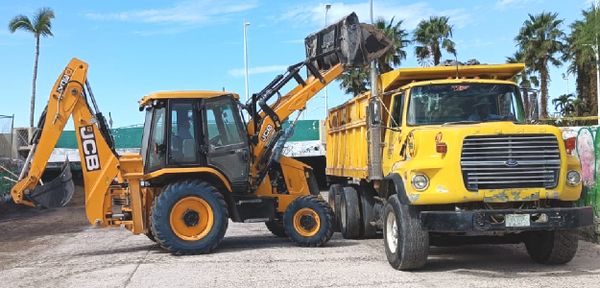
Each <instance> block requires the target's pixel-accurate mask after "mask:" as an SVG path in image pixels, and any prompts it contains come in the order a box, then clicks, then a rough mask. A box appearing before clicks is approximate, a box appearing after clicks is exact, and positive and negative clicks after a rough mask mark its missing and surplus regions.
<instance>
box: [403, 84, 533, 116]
mask: <svg viewBox="0 0 600 288" xmlns="http://www.w3.org/2000/svg"><path fill="white" fill-rule="evenodd" d="M524 115H525V113H524V111H523V105H522V103H521V96H520V94H519V89H518V88H517V87H516V86H514V85H510V84H485V83H460V84H440V85H425V86H417V87H413V88H412V89H411V91H410V102H409V107H408V116H407V123H408V125H435V124H455V123H478V122H487V121H511V122H515V123H523V122H524V121H525V117H524Z"/></svg>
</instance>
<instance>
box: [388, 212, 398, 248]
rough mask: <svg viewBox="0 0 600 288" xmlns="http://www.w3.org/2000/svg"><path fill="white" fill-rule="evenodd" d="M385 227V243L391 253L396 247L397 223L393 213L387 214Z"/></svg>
mask: <svg viewBox="0 0 600 288" xmlns="http://www.w3.org/2000/svg"><path fill="white" fill-rule="evenodd" d="M385 228H386V229H385V243H386V244H387V246H388V248H389V249H390V251H391V252H392V253H396V249H397V248H398V225H397V222H396V215H394V213H391V212H390V213H388V214H387V217H386V221H385Z"/></svg>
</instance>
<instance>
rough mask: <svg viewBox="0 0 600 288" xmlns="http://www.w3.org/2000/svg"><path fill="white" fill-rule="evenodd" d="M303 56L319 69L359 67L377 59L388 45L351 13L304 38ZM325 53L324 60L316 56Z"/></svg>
mask: <svg viewBox="0 0 600 288" xmlns="http://www.w3.org/2000/svg"><path fill="white" fill-rule="evenodd" d="M304 44H305V48H306V57H307V58H315V57H316V61H314V62H312V64H313V65H315V66H316V67H317V68H318V69H319V70H327V69H329V68H331V67H332V66H334V65H336V64H338V63H342V64H343V65H344V66H345V67H350V68H352V67H362V66H365V65H367V64H368V63H370V62H371V61H373V60H375V59H377V58H379V57H381V56H382V55H383V54H384V53H385V52H386V51H387V50H388V49H390V48H391V47H392V43H391V42H390V40H389V39H388V38H386V37H385V35H384V34H383V32H382V31H381V30H379V29H377V28H376V27H375V26H373V25H370V24H364V23H359V22H358V17H357V16H356V14H355V13H352V14H350V15H348V16H346V17H344V18H343V19H342V20H340V21H338V22H337V23H334V24H332V25H329V26H328V27H327V28H325V29H323V30H321V31H319V32H317V33H314V34H311V35H309V36H308V37H306V38H305V39H304ZM326 53H331V54H328V55H327V56H325V57H318V56H319V55H323V54H326Z"/></svg>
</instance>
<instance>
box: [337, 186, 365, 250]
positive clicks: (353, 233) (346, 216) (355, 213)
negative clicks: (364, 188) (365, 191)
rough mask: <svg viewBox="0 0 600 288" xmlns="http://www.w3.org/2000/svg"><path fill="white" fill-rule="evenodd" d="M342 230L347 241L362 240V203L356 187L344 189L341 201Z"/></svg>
mask: <svg viewBox="0 0 600 288" xmlns="http://www.w3.org/2000/svg"><path fill="white" fill-rule="evenodd" d="M340 202H341V203H340V216H339V217H340V230H341V232H342V236H343V237H344V238H345V239H358V238H360V230H361V226H362V222H361V219H360V207H359V205H360V201H359V199H358V193H357V192H356V189H354V187H351V186H348V187H344V190H343V192H342V197H341V201H340Z"/></svg>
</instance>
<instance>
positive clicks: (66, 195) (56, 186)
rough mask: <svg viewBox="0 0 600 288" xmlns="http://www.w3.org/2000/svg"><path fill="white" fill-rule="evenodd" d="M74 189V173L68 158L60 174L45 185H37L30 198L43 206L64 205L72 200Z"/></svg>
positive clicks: (39, 205) (54, 206)
mask: <svg viewBox="0 0 600 288" xmlns="http://www.w3.org/2000/svg"><path fill="white" fill-rule="evenodd" d="M74 191H75V184H74V183H73V175H72V174H71V167H70V165H69V160H67V161H65V163H64V164H63V166H62V168H61V171H60V175H58V177H56V178H55V179H54V180H52V181H50V182H47V183H46V184H44V185H40V186H37V187H35V189H34V190H33V192H32V193H31V194H30V195H29V198H30V200H31V201H32V202H33V203H35V205H36V206H38V207H41V208H56V207H63V206H65V205H67V203H69V201H71V198H73V192H74Z"/></svg>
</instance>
